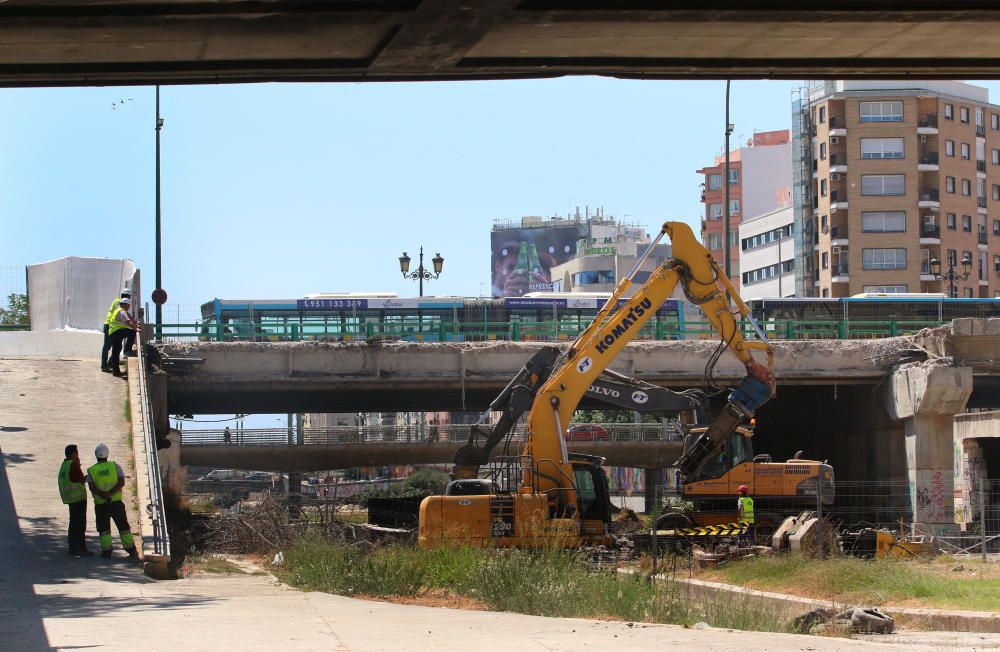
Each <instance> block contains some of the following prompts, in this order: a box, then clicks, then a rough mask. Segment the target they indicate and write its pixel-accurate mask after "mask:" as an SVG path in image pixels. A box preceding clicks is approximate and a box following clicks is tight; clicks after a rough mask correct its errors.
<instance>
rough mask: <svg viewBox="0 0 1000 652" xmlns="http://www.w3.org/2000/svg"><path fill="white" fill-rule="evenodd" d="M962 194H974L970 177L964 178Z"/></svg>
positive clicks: (964, 195)
mask: <svg viewBox="0 0 1000 652" xmlns="http://www.w3.org/2000/svg"><path fill="white" fill-rule="evenodd" d="M962 196H963V197H971V196H972V182H971V181H969V180H968V179H962Z"/></svg>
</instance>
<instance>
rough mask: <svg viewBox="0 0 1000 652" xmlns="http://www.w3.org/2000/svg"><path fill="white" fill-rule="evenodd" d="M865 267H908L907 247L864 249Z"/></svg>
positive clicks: (862, 260) (862, 252) (863, 261)
mask: <svg viewBox="0 0 1000 652" xmlns="http://www.w3.org/2000/svg"><path fill="white" fill-rule="evenodd" d="M861 266H862V267H863V268H864V269H906V249H862V250H861Z"/></svg>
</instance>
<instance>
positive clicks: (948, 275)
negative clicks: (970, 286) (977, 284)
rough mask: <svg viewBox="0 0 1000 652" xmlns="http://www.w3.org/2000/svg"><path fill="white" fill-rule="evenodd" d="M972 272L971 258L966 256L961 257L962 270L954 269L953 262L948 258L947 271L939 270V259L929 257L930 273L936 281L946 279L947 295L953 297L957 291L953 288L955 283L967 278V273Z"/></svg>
mask: <svg viewBox="0 0 1000 652" xmlns="http://www.w3.org/2000/svg"><path fill="white" fill-rule="evenodd" d="M971 273H972V259H971V258H969V257H968V256H966V257H965V258H963V259H962V271H961V272H957V271H955V264H954V263H952V262H951V259H950V258H949V259H948V271H947V272H944V273H942V272H941V261H940V260H938V259H937V258H931V274H932V275H933V276H934V278H935V279H936V280H938V281H948V296H949V297H955V296H957V294H958V292H957V291H956V288H955V283H957V282H958V281H965V280H968V278H969V275H970V274H971Z"/></svg>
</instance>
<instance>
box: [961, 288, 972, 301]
mask: <svg viewBox="0 0 1000 652" xmlns="http://www.w3.org/2000/svg"><path fill="white" fill-rule="evenodd" d="M962 294H964V295H965V298H966V299H971V298H972V288H965V289H964V290H962Z"/></svg>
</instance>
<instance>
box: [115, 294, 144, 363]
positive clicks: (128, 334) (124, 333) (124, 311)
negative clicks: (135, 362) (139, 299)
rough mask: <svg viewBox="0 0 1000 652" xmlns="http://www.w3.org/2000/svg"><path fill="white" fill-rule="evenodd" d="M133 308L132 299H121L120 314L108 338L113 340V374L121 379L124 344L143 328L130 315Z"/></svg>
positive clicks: (119, 302)
mask: <svg viewBox="0 0 1000 652" xmlns="http://www.w3.org/2000/svg"><path fill="white" fill-rule="evenodd" d="M131 307H132V299H131V298H130V297H122V298H120V299H119V300H118V313H117V314H116V315H115V318H114V319H113V320H112V321H111V325H110V326H108V336H109V337H110V338H111V360H110V364H111V373H113V374H114V375H115V376H117V377H119V378H120V377H121V376H122V368H121V363H120V362H119V361H118V356H119V354H120V353H121V351H122V342H124V341H125V340H126V339H128V338H133V339H134V338H135V333H136V331H137V330H139V328H141V326H140V325H139V322H137V321H136V320H135V319H133V318H132V315H130V314H129V308H131Z"/></svg>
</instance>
